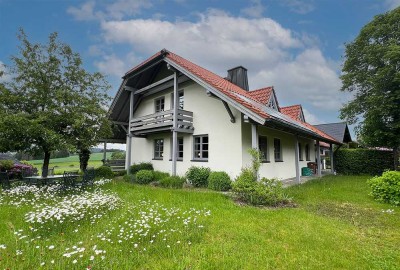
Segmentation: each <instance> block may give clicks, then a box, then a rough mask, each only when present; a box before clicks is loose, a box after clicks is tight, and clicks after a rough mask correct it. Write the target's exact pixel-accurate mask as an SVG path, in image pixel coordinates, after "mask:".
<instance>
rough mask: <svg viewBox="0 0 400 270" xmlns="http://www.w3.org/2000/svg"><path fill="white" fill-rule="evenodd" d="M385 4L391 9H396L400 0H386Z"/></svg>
mask: <svg viewBox="0 0 400 270" xmlns="http://www.w3.org/2000/svg"><path fill="white" fill-rule="evenodd" d="M385 5H386V6H387V7H388V8H389V9H394V8H397V7H398V6H400V0H386V1H385Z"/></svg>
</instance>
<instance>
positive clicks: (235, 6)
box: [0, 0, 400, 124]
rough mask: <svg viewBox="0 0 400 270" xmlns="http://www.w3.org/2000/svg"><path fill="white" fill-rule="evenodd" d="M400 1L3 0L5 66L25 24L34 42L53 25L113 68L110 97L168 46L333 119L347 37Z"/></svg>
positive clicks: (316, 118) (312, 118)
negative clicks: (241, 73) (242, 74)
mask: <svg viewBox="0 0 400 270" xmlns="http://www.w3.org/2000/svg"><path fill="white" fill-rule="evenodd" d="M399 5H400V0H265V1H260V0H247V1H245V0H243V1H241V0H237V1H236V0H232V1H217V0H203V1H194V0H175V1H174V0H148V1H144V0H116V1H94V0H83V1H81V0H71V1H67V0H64V1H63V0H25V1H23V0H0V34H1V35H0V36H1V43H0V64H5V65H9V64H10V56H11V55H15V54H17V53H18V48H17V46H18V44H19V43H18V40H17V38H16V33H17V31H18V29H19V28H20V27H22V28H23V29H24V30H25V32H26V33H27V34H28V36H29V39H30V40H31V41H34V42H46V41H47V37H48V35H49V33H51V32H54V31H56V32H58V33H59V37H60V40H62V41H63V42H66V43H68V44H70V45H71V46H72V48H73V50H74V51H76V52H79V53H80V54H81V56H82V59H83V61H84V64H85V67H86V68H87V69H88V70H90V71H101V72H102V73H104V74H106V75H107V77H108V80H109V82H110V83H111V85H112V90H111V92H110V95H111V96H113V95H114V94H115V92H116V91H117V88H118V86H119V84H120V82H121V76H122V75H123V74H124V72H125V71H127V70H128V69H129V68H130V67H132V66H135V65H136V64H138V63H139V62H140V61H142V60H144V59H146V58H147V57H149V56H150V55H152V54H154V53H155V52H156V51H159V50H161V49H162V48H167V49H168V50H170V51H173V52H175V53H177V54H179V55H181V56H183V57H185V58H187V59H189V60H191V61H193V62H195V63H197V64H199V65H201V66H203V67H206V68H208V69H210V70H211V71H213V72H215V73H217V74H219V75H222V76H225V74H226V70H227V69H229V68H231V67H234V66H237V65H243V66H245V67H246V68H248V72H249V84H250V88H251V89H257V88H260V87H264V86H270V85H273V86H274V87H275V90H276V93H277V97H278V101H279V103H280V105H281V106H287V105H292V104H299V103H300V104H302V105H303V108H304V110H305V117H306V120H308V122H310V123H313V124H317V123H327V122H337V121H340V120H339V119H338V115H339V113H338V110H339V108H340V107H341V105H342V104H343V102H346V100H348V99H349V98H350V96H349V95H348V94H345V93H341V92H340V91H339V89H340V86H341V83H340V79H339V78H338V76H339V74H340V68H341V64H342V61H343V58H342V57H343V54H344V43H346V42H350V41H351V40H353V39H354V38H355V37H356V36H357V35H358V33H359V31H360V29H361V27H362V26H363V25H365V24H366V23H368V22H369V21H371V20H372V18H373V16H374V15H377V14H380V13H384V12H386V11H388V10H390V9H393V8H395V7H397V6H399ZM2 69H4V67H2ZM5 69H6V68H5ZM6 70H7V69H6ZM7 79H8V78H7V76H5V77H4V78H3V79H2V80H7Z"/></svg>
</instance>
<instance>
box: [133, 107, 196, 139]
mask: <svg viewBox="0 0 400 270" xmlns="http://www.w3.org/2000/svg"><path fill="white" fill-rule="evenodd" d="M173 118H174V110H169V111H162V112H158V113H153V114H149V115H145V116H141V117H137V118H133V119H132V121H131V132H133V133H134V134H135V133H136V134H138V133H143V134H148V133H154V132H161V131H166V130H171V128H172V126H173ZM193 130H194V127H193V112H189V111H184V110H178V123H177V131H178V132H183V133H193Z"/></svg>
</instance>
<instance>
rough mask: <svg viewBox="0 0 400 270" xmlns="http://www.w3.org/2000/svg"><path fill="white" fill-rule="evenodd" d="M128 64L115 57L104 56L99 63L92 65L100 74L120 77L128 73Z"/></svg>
mask: <svg viewBox="0 0 400 270" xmlns="http://www.w3.org/2000/svg"><path fill="white" fill-rule="evenodd" d="M127 64H128V63H126V62H124V61H122V60H121V59H119V58H118V57H117V56H116V55H114V54H112V55H105V56H103V59H102V60H101V61H97V62H95V63H94V65H95V66H96V67H97V68H98V69H99V71H100V72H102V73H104V74H107V75H114V76H117V77H122V76H123V75H124V74H125V72H126V71H128V65H127Z"/></svg>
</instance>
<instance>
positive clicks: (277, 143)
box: [274, 138, 283, 161]
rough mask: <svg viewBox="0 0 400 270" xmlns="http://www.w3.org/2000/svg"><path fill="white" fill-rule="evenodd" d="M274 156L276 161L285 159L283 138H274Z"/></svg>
mask: <svg viewBox="0 0 400 270" xmlns="http://www.w3.org/2000/svg"><path fill="white" fill-rule="evenodd" d="M274 157H275V161H283V160H282V147H281V140H280V139H277V138H275V139H274Z"/></svg>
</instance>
